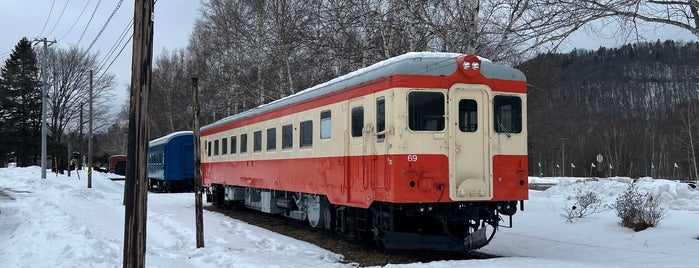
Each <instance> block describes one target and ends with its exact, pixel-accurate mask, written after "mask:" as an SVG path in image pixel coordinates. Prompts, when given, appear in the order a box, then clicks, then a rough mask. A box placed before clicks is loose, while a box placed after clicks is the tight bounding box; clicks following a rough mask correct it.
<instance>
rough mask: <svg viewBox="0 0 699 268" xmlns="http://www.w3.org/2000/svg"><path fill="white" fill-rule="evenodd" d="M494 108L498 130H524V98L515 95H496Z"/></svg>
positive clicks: (496, 129)
mask: <svg viewBox="0 0 699 268" xmlns="http://www.w3.org/2000/svg"><path fill="white" fill-rule="evenodd" d="M493 109H494V114H495V118H494V119H495V122H494V124H495V131H496V132H498V133H521V132H522V99H520V98H519V97H515V96H495V98H494V99H493Z"/></svg>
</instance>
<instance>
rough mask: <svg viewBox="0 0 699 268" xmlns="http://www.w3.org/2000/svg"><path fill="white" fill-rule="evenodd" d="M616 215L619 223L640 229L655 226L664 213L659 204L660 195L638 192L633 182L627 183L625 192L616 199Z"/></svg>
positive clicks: (636, 229) (635, 229)
mask: <svg viewBox="0 0 699 268" xmlns="http://www.w3.org/2000/svg"><path fill="white" fill-rule="evenodd" d="M614 208H615V209H616V215H617V216H619V218H621V225H622V226H625V227H629V228H632V229H633V230H634V231H636V232H638V231H642V230H645V229H647V228H649V227H655V226H657V225H658V223H659V222H660V220H661V219H662V218H663V216H664V215H665V209H664V208H662V207H661V206H660V195H657V194H652V193H639V192H638V189H636V185H635V184H631V185H629V187H628V188H627V189H626V192H624V194H622V195H621V196H619V197H618V198H617V199H616V204H615V206H614Z"/></svg>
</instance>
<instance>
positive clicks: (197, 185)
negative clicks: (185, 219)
mask: <svg viewBox="0 0 699 268" xmlns="http://www.w3.org/2000/svg"><path fill="white" fill-rule="evenodd" d="M198 81H199V79H198V78H196V77H192V91H193V95H194V215H195V216H194V217H195V222H196V225H197V227H196V228H197V230H196V232H197V234H196V236H197V248H203V247H204V216H203V215H202V214H203V211H202V208H201V206H202V200H201V142H200V138H199V136H201V134H200V133H199V84H198Z"/></svg>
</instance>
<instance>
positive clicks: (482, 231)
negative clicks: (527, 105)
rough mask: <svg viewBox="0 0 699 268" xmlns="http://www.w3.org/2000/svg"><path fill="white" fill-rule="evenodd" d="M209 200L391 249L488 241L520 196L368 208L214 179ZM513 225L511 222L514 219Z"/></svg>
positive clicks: (459, 248)
mask: <svg viewBox="0 0 699 268" xmlns="http://www.w3.org/2000/svg"><path fill="white" fill-rule="evenodd" d="M207 193H208V194H207V201H208V202H213V203H214V204H215V205H219V206H230V205H236V204H240V205H244V206H245V207H248V208H250V209H254V210H259V211H262V212H266V213H271V214H281V215H284V216H286V217H289V218H293V219H296V220H300V221H306V222H308V224H309V225H310V226H312V227H315V228H321V229H326V230H330V231H333V232H336V233H338V234H340V235H341V236H343V237H344V238H345V239H347V240H350V241H357V242H359V241H361V242H372V243H376V244H378V245H379V246H382V247H384V248H385V249H386V250H388V251H389V252H404V251H405V252H408V251H416V250H420V251H440V252H468V251H470V250H475V249H478V248H481V247H483V246H485V245H487V244H488V243H489V242H490V240H491V239H492V238H493V236H494V235H495V232H496V230H497V229H498V227H499V224H500V222H501V221H502V218H501V217H502V216H509V217H510V223H511V216H512V215H513V214H514V213H515V212H516V211H517V204H516V202H515V201H502V202H449V203H411V204H398V203H385V202H374V203H373V204H372V205H371V206H370V207H369V208H367V209H364V208H357V207H350V206H343V205H334V204H330V202H328V199H327V198H326V197H325V196H321V195H314V194H305V193H295V192H287V191H275V190H268V189H258V188H248V187H238V186H230V185H212V187H211V189H208V190H207ZM510 226H511V224H510Z"/></svg>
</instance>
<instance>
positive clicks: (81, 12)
mask: <svg viewBox="0 0 699 268" xmlns="http://www.w3.org/2000/svg"><path fill="white" fill-rule="evenodd" d="M90 2H92V0H88V1H87V3H85V6H84V7H83V10H82V11H80V15H78V18H77V19H75V21H74V22H73V25H71V26H70V29H68V31H67V32H66V34H64V35H63V36H61V38H59V39H58V41H59V42H60V41H61V40H63V38H66V36H68V34H69V33H70V32H71V31H73V27H75V25H76V24H78V21H80V18H82V16H83V13H85V10H86V9H87V6H89V5H90Z"/></svg>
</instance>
